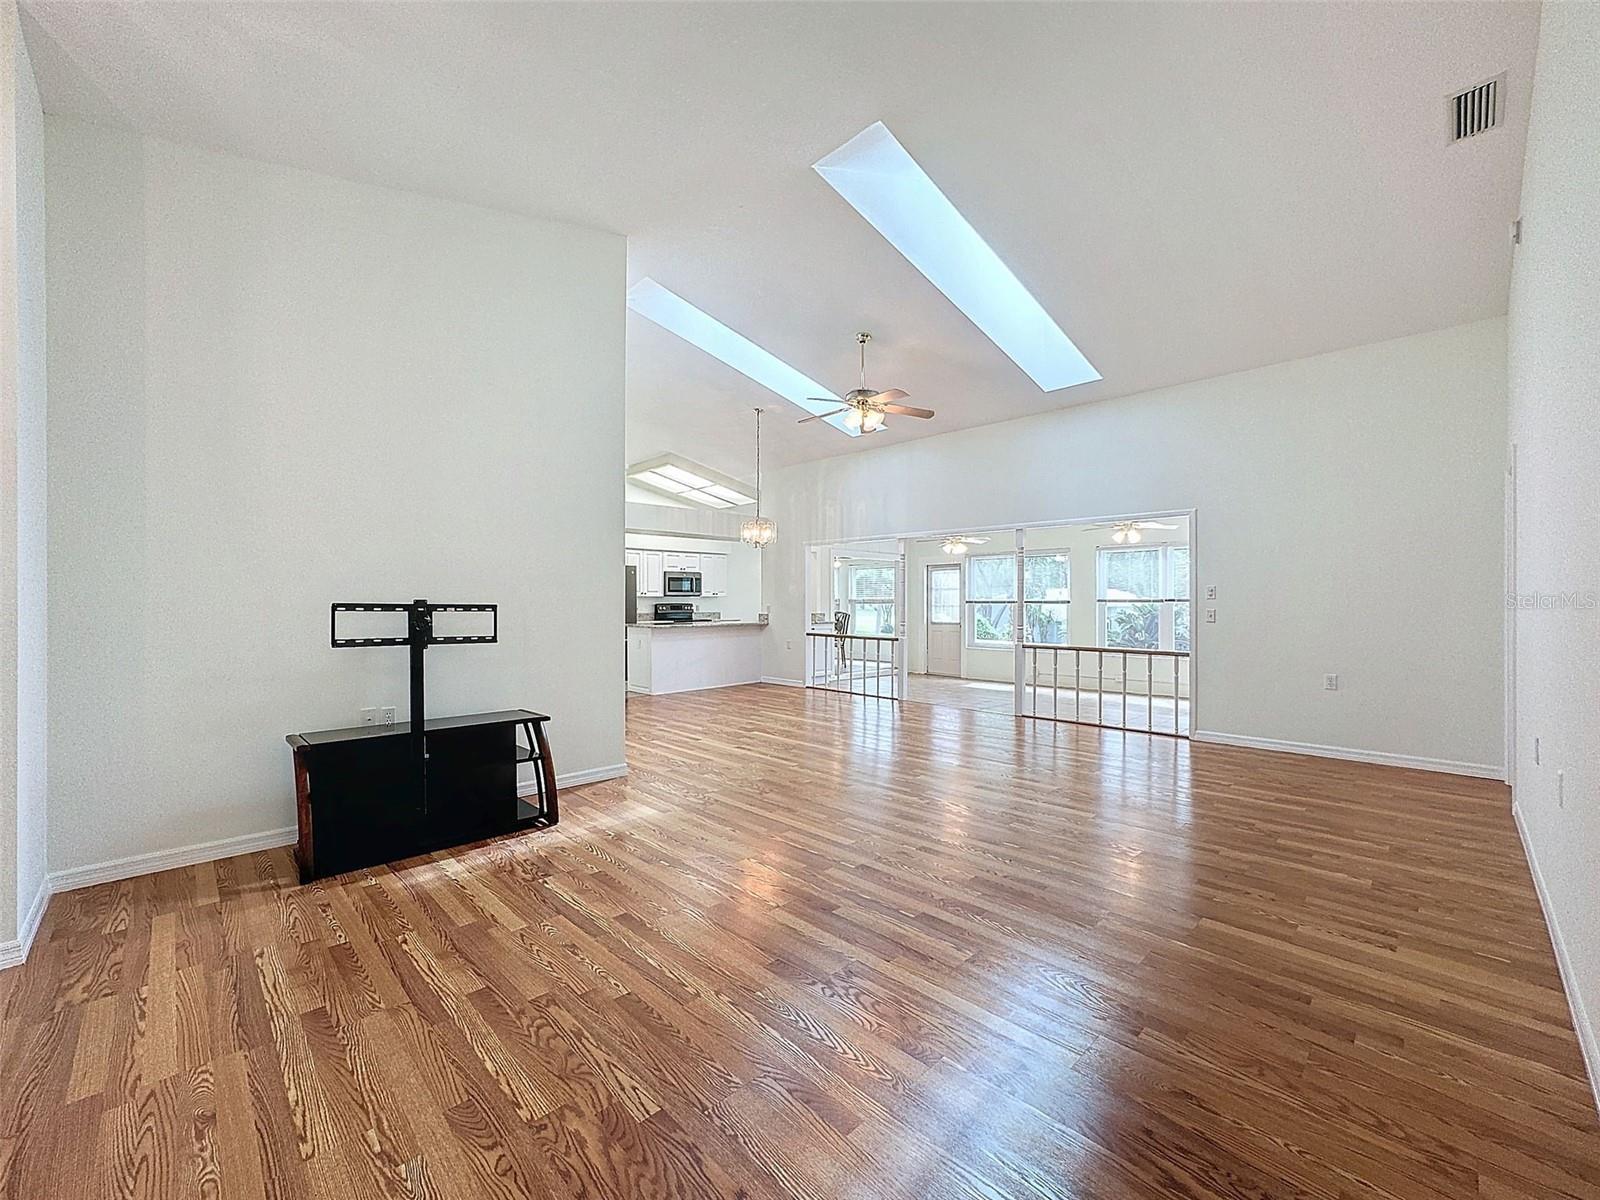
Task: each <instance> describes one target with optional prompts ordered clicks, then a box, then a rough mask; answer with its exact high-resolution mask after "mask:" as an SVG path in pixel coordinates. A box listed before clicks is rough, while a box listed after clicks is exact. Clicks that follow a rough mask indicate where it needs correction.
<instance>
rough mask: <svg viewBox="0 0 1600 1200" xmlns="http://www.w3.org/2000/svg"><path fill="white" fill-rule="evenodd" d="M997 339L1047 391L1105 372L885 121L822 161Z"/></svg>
mask: <svg viewBox="0 0 1600 1200" xmlns="http://www.w3.org/2000/svg"><path fill="white" fill-rule="evenodd" d="M814 166H815V169H816V172H817V174H819V175H821V176H822V177H823V179H825V180H827V182H828V185H829V186H830V187H832V188H833V190H834V191H836V192H838V193H839V195H841V196H843V197H844V198H845V200H846V201H848V202H849V204H850V206H851V207H852V208H854V209H855V210H856V211H857V212H858V213H860V214H861V215H862V216H863V217H865V218H866V220H867V223H868V224H870V225H871V226H872V227H873V228H874V229H876V230H877V231H878V232H879V233H881V234H882V235H883V236H884V237H885V238H886V239H887V240H888V242H889V244H890V245H892V246H893V247H894V248H895V249H896V250H898V251H900V253H901V254H903V255H904V256H905V258H906V260H907V261H908V262H909V263H910V264H911V265H912V266H914V267H916V269H917V270H919V271H921V272H922V273H923V275H925V276H926V277H927V279H928V282H929V283H931V284H933V286H934V287H936V288H938V289H939V290H940V291H941V292H943V293H944V294H945V296H946V297H947V298H948V299H949V301H950V303H952V304H954V305H955V306H956V307H957V308H959V309H960V310H961V311H962V312H963V313H965V314H966V316H967V319H968V320H969V321H971V322H972V323H973V324H974V325H976V326H977V327H978V328H979V329H981V330H982V331H983V332H984V333H985V334H986V335H987V336H988V338H989V340H990V341H991V342H993V343H994V344H995V345H996V346H999V347H1000V349H1001V350H1003V351H1005V353H1006V355H1007V356H1008V357H1009V358H1010V359H1011V361H1012V362H1014V363H1016V364H1017V366H1019V367H1021V368H1022V369H1023V370H1024V371H1026V372H1027V373H1028V376H1029V377H1030V378H1031V379H1032V380H1033V381H1034V382H1035V383H1036V384H1038V385H1039V386H1040V387H1041V388H1043V389H1044V390H1045V391H1047V392H1053V391H1056V390H1057V389H1058V388H1065V387H1073V386H1075V385H1077V384H1080V383H1092V382H1093V381H1094V380H1096V379H1099V378H1100V372H1098V371H1096V370H1095V369H1094V367H1093V366H1091V365H1090V363H1089V360H1088V359H1087V358H1085V357H1084V356H1083V353H1082V351H1080V350H1079V349H1078V348H1077V347H1076V346H1074V345H1073V344H1072V339H1071V338H1069V337H1068V336H1067V335H1066V334H1065V333H1063V332H1062V331H1061V327H1060V326H1059V325H1057V324H1056V323H1055V321H1054V320H1052V319H1051V317H1050V314H1049V313H1047V312H1045V310H1044V308H1043V307H1042V306H1041V305H1040V304H1039V302H1038V301H1037V300H1035V299H1034V298H1033V294H1032V293H1031V292H1029V291H1028V289H1027V288H1025V287H1023V286H1022V283H1021V282H1020V281H1019V280H1018V279H1017V277H1016V276H1015V275H1013V274H1012V273H1011V270H1010V268H1009V267H1007V266H1006V265H1005V263H1003V262H1001V261H1000V256H999V255H997V254H996V253H995V252H994V251H993V250H991V249H990V248H989V245H988V243H987V242H985V241H984V240H983V238H981V237H979V236H978V232H977V230H975V229H973V228H972V226H971V225H969V224H968V223H967V219H966V218H965V217H963V216H962V215H961V213H960V211H959V210H958V209H957V208H956V206H955V205H953V204H951V203H950V201H949V200H948V199H947V198H946V196H945V194H944V193H943V192H941V191H940V190H939V185H938V184H936V183H934V181H933V180H932V179H929V178H928V175H927V173H926V172H925V171H923V169H922V168H921V167H920V166H918V165H917V160H916V159H914V158H912V157H911V155H910V154H908V153H907V152H906V149H905V147H904V146H902V145H901V144H900V143H899V142H898V141H897V140H895V136H894V134H892V133H890V132H889V129H888V127H887V126H885V125H884V123H883V122H882V121H879V122H876V123H875V124H872V125H869V126H867V128H865V129H863V130H862V131H861V132H860V133H858V134H856V136H855V137H853V138H851V139H850V140H849V141H848V142H846V143H845V144H844V145H842V146H840V147H839V148H838V149H837V150H835V151H834V152H833V153H832V154H830V155H828V156H827V157H826V158H823V159H821V160H820V161H818V162H817V163H815V164H814Z"/></svg>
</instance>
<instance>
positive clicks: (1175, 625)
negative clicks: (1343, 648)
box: [1172, 600, 1189, 654]
mask: <svg viewBox="0 0 1600 1200" xmlns="http://www.w3.org/2000/svg"><path fill="white" fill-rule="evenodd" d="M1172 648H1173V649H1174V650H1182V651H1183V652H1184V653H1185V654H1187V653H1188V652H1189V602H1188V601H1187V600H1185V601H1183V602H1182V603H1179V604H1175V605H1173V606H1172Z"/></svg>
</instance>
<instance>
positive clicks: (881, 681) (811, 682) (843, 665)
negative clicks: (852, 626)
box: [806, 633, 901, 700]
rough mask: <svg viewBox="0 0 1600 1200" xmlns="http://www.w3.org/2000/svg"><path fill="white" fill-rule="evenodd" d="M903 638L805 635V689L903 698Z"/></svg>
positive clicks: (873, 696) (878, 698)
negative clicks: (901, 693)
mask: <svg viewBox="0 0 1600 1200" xmlns="http://www.w3.org/2000/svg"><path fill="white" fill-rule="evenodd" d="M900 654H901V649H900V639H899V638H897V637H876V636H873V635H871V634H856V633H807V634H806V686H807V687H813V688H821V689H822V690H823V691H828V692H847V693H849V694H850V695H852V696H867V697H871V698H873V699H877V700H898V699H900Z"/></svg>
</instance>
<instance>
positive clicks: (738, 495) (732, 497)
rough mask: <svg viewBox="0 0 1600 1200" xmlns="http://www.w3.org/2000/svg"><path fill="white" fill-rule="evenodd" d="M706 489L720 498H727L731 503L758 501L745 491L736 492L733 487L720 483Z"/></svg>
mask: <svg viewBox="0 0 1600 1200" xmlns="http://www.w3.org/2000/svg"><path fill="white" fill-rule="evenodd" d="M705 490H706V491H708V492H710V493H711V494H712V495H713V496H715V497H716V498H717V499H719V500H726V501H727V502H728V503H729V504H754V503H755V502H756V498H755V497H754V496H746V495H745V494H744V493H743V492H736V491H734V490H733V489H732V488H728V487H723V486H722V485H721V484H720V483H714V484H712V485H711V486H710V487H708V488H706V489H705Z"/></svg>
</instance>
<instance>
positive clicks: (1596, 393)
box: [1508, 4, 1600, 1092]
mask: <svg viewBox="0 0 1600 1200" xmlns="http://www.w3.org/2000/svg"><path fill="white" fill-rule="evenodd" d="M1596 64H1600V5H1596V4H1547V5H1545V6H1544V11H1543V16H1542V19H1541V26H1540V33H1539V60H1538V69H1537V72H1536V74H1535V78H1534V94H1533V110H1532V122H1531V125H1530V127H1529V130H1528V153H1527V163H1526V167H1525V170H1524V174H1523V183H1522V229H1523V242H1522V245H1521V246H1519V247H1518V248H1517V252H1516V261H1515V265H1514V267H1513V270H1512V277H1511V315H1510V318H1509V331H1510V332H1509V339H1508V341H1509V363H1510V389H1511V441H1512V443H1513V445H1514V446H1515V454H1516V529H1517V536H1516V540H1515V555H1516V556H1515V563H1516V568H1515V569H1516V579H1515V588H1516V592H1517V593H1518V594H1519V595H1521V596H1524V597H1528V598H1529V599H1530V602H1531V603H1535V604H1539V605H1541V607H1535V608H1531V609H1520V608H1518V609H1513V610H1512V622H1513V630H1514V638H1515V647H1516V652H1515V667H1516V688H1515V699H1514V703H1515V728H1516V765H1515V781H1516V806H1517V815H1518V819H1519V821H1520V823H1521V826H1522V829H1523V836H1524V839H1525V840H1526V844H1527V848H1528V852H1529V857H1530V858H1531V860H1532V861H1533V864H1534V869H1535V873H1536V875H1537V877H1538V878H1539V880H1540V883H1541V887H1542V893H1543V897H1544V900H1545V904H1546V913H1547V915H1548V917H1549V919H1550V924H1551V931H1552V934H1553V935H1554V936H1555V940H1556V944H1557V950H1558V953H1559V954H1560V956H1561V957H1562V960H1563V962H1562V966H1563V968H1564V970H1563V973H1564V975H1565V978H1566V982H1567V991H1568V995H1569V996H1570V997H1571V999H1572V1001H1573V1008H1574V1015H1575V1016H1576V1018H1577V1023H1578V1027H1579V1029H1578V1032H1579V1037H1580V1039H1582V1041H1583V1044H1584V1048H1585V1052H1586V1054H1587V1057H1588V1061H1589V1071H1590V1078H1591V1080H1593V1081H1595V1082H1596V1084H1597V1092H1600V1024H1597V1022H1600V699H1597V694H1596V686H1595V680H1596V678H1597V677H1600V609H1597V608H1596V607H1595V598H1596V597H1597V596H1600V337H1597V336H1596V331H1597V330H1600V237H1597V235H1596V231H1597V230H1600V154H1597V153H1596V150H1595V142H1594V114H1595V112H1596V111H1600V69H1597V65H1596ZM1573 597H1576V598H1577V605H1576V606H1572V604H1571V598H1573ZM1544 605H1553V606H1552V607H1545V606H1544ZM1535 738H1538V739H1539V742H1540V755H1539V757H1540V759H1541V761H1540V762H1538V763H1535V761H1534V754H1533V743H1534V739H1535ZM1558 773H1560V774H1561V775H1562V777H1563V778H1562V781H1561V786H1560V787H1559V788H1558V780H1557V775H1558ZM1563 791H1564V797H1563V796H1562V795H1560V792H1563Z"/></svg>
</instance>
